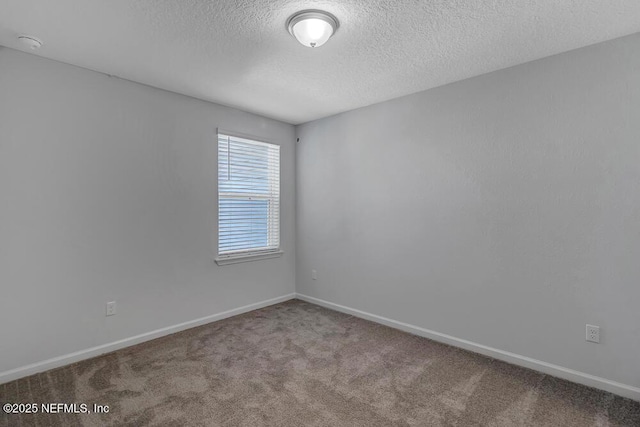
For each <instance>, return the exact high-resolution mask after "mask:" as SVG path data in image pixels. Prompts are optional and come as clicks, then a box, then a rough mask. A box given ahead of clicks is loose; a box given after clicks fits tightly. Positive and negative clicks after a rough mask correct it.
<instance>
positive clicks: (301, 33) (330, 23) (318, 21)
mask: <svg viewBox="0 0 640 427" xmlns="http://www.w3.org/2000/svg"><path fill="white" fill-rule="evenodd" d="M337 29H338V20H337V19H336V17H335V16H333V15H331V14H329V13H327V12H322V11H320V10H305V11H302V12H298V13H296V14H295V15H293V16H292V17H291V18H289V19H288V20H287V30H288V31H289V33H290V34H291V35H292V36H293V37H295V38H296V40H298V41H299V42H300V43H301V44H302V45H304V46H307V47H320V46H322V45H323V44H325V43H326V42H327V40H329V38H330V37H331V36H332V35H333V33H335V31H336V30H337Z"/></svg>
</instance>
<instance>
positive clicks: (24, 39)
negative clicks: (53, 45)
mask: <svg viewBox="0 0 640 427" xmlns="http://www.w3.org/2000/svg"><path fill="white" fill-rule="evenodd" d="M18 41H19V42H20V43H21V44H22V45H23V46H24V47H26V48H29V49H31V50H36V49H40V47H41V46H42V41H40V39H38V38H37V37H33V36H26V35H24V34H22V35H19V36H18Z"/></svg>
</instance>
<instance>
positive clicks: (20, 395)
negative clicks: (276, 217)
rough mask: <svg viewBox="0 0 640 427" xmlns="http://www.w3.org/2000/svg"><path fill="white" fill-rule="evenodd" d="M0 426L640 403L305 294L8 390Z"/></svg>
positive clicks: (230, 421)
mask: <svg viewBox="0 0 640 427" xmlns="http://www.w3.org/2000/svg"><path fill="white" fill-rule="evenodd" d="M0 401H2V402H3V403H4V402H7V401H10V402H23V403H26V402H65V403H86V404H89V405H92V404H93V403H97V404H101V405H109V407H110V412H109V413H108V414H95V413H93V414H79V415H75V414H56V415H54V414H38V415H26V414H23V415H6V414H2V415H0V425H4V426H7V425H8V426H14V425H38V426H40V425H55V426H74V425H87V426H92V425H117V426H121V425H130V426H142V425H158V426H183V425H207V426H217V425H220V426H262V425H269V426H408V425H415V426H563V427H569V426H581V427H582V426H640V403H638V402H634V401H631V400H628V399H623V398H621V397H618V396H614V395H612V394H609V393H605V392H601V391H597V390H594V389H590V388H586V387H583V386H579V385H576V384H572V383H569V382H566V381H562V380H559V379H556V378H553V377H550V376H546V375H543V374H540V373H537V372H534V371H530V370H526V369H522V368H518V367H515V366H512V365H508V364H506V363H502V362H499V361H495V360H492V359H488V358H485V357H483V356H479V355H476V354H473V353H469V352H466V351H463V350H458V349H455V348H453V347H448V346H446V345H442V344H438V343H435V342H433V341H429V340H427V339H424V338H420V337H416V336H413V335H409V334H406V333H403V332H399V331H396V330H394V329H390V328H387V327H384V326H381V325H378V324H375V323H371V322H368V321H365V320H361V319H358V318H354V317H352V316H348V315H345V314H342V313H337V312H334V311H330V310H327V309H324V308H321V307H318V306H315V305H311V304H308V303H305V302H301V301H297V300H294V301H289V302H286V303H283V304H278V305H275V306H271V307H267V308H265V309H262V310H257V311H254V312H251V313H247V314H244V315H241V316H237V317H233V318H230V319H226V320H223V321H220V322H217V323H213V324H209V325H206V326H202V327H199V328H195V329H190V330H188V331H185V332H181V333H178V334H174V335H171V336H168V337H164V338H161V339H157V340H155V341H150V342H147V343H144V344H141V345H138V346H135V347H130V348H127V349H124V350H121V351H118V352H115V353H110V354H107V355H104V356H101V357H98V358H95V359H91V360H88V361H84V362H80V363H77V364H74V365H70V366H67V367H64V368H60V369H56V370H52V371H48V372H45V373H42V374H39V375H34V376H31V377H28V378H24V379H21V380H18V381H14V382H11V383H7V384H4V385H0Z"/></svg>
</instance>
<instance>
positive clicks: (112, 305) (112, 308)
mask: <svg viewBox="0 0 640 427" xmlns="http://www.w3.org/2000/svg"><path fill="white" fill-rule="evenodd" d="M114 314H116V302H115V301H109V302H108V303H107V313H106V315H107V316H113V315H114Z"/></svg>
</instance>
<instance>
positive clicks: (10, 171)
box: [0, 47, 295, 372]
mask: <svg viewBox="0 0 640 427" xmlns="http://www.w3.org/2000/svg"><path fill="white" fill-rule="evenodd" d="M218 126H220V127H222V128H224V129H229V130H235V131H238V132H243V133H247V134H252V135H258V136H262V137H265V138H268V139H270V140H273V141H274V142H277V143H280V144H281V145H282V150H281V151H282V154H281V155H282V163H281V164H282V196H281V197H282V239H281V240H282V247H283V249H284V251H285V254H284V256H283V257H281V258H278V259H270V260H264V261H256V262H248V263H243V264H237V265H229V266H222V267H219V266H217V265H216V264H215V263H214V262H213V259H214V257H215V248H216V244H217V243H216V238H217V231H216V221H217V194H216V188H217V187H216V186H217V181H216V179H217V178H216V170H217V166H216V153H217V147H216V128H217V127H218ZM294 149H295V147H294V128H293V126H290V125H287V124H284V123H280V122H277V121H273V120H269V119H265V118H262V117H258V116H255V115H252V114H248V113H244V112H241V111H238V110H234V109H230V108H226V107H222V106H219V105H214V104H210V103H206V102H201V101H197V100H194V99H191V98H188V97H185V96H181V95H177V94H174V93H169V92H164V91H161V90H157V89H152V88H150V87H146V86H142V85H139V84H135V83H131V82H127V81H124V80H121V79H118V78H110V77H107V76H105V75H103V74H99V73H95V72H91V71H88V70H84V69H80V68H76V67H72V66H69V65H65V64H61V63H58V62H53V61H50V60H46V59H42V58H38V57H36V56H32V55H27V54H24V53H19V52H17V51H13V50H10V49H6V48H1V47H0V203H1V208H0V289H1V290H2V296H1V297H0V325H2V327H1V328H0V347H1V348H0V372H2V371H5V370H9V369H13V368H17V367H20V366H24V365H27V364H29V363H33V362H38V361H42V360H44V359H47V358H51V357H55V356H60V355H64V354H67V353H70V352H73V351H78V350H83V349H87V348H90V347H93V346H97V345H100V344H105V343H109V342H113V341H116V340H119V339H123V338H128V337H131V336H134V335H137V334H141V333H145V332H149V331H152V330H155V329H158V328H163V327H166V326H170V325H175V324H177V323H181V322H185V321H189V320H193V319H197V318H200V317H204V316H207V315H212V314H215V313H219V312H221V311H225V310H229V309H233V308H237V307H240V306H243V305H247V304H251V303H255V302H258V301H262V300H266V299H269V298H274V297H278V296H282V295H284V294H288V293H291V292H294V288H295V283H294V276H295V268H294V261H295V247H294V246H295V241H294V231H295V230H294V221H295V211H294V208H295V200H294V189H295V182H294V178H295V168H294V159H295V153H294ZM110 300H117V302H118V314H117V315H116V316H113V317H108V318H107V317H105V315H104V313H105V312H104V310H105V303H106V302H107V301H110Z"/></svg>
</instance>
